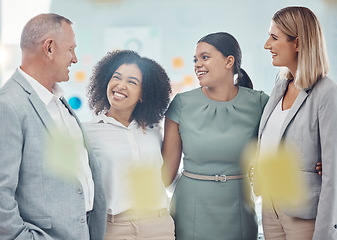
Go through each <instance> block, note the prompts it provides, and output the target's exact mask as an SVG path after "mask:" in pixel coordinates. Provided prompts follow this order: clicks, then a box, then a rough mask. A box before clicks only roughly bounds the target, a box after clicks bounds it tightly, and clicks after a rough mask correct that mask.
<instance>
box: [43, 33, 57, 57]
mask: <svg viewBox="0 0 337 240" xmlns="http://www.w3.org/2000/svg"><path fill="white" fill-rule="evenodd" d="M54 48H55V41H54V40H53V39H51V38H48V39H46V40H45V41H44V43H43V52H44V54H45V55H46V56H47V57H48V58H50V59H52V58H53V52H54Z"/></svg>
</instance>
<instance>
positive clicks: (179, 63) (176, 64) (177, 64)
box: [172, 57, 184, 69]
mask: <svg viewBox="0 0 337 240" xmlns="http://www.w3.org/2000/svg"><path fill="white" fill-rule="evenodd" d="M172 65H173V68H175V69H178V68H182V67H184V60H183V58H182V57H176V58H173V60H172Z"/></svg>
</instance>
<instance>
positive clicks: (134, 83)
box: [129, 81, 137, 85]
mask: <svg viewBox="0 0 337 240" xmlns="http://www.w3.org/2000/svg"><path fill="white" fill-rule="evenodd" d="M129 83H131V84H133V85H137V83H136V82H134V81H129Z"/></svg>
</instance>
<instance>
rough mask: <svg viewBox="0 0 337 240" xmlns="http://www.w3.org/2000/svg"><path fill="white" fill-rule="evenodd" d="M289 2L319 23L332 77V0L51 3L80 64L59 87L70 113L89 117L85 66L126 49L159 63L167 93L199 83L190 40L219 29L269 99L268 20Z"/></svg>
mask: <svg viewBox="0 0 337 240" xmlns="http://www.w3.org/2000/svg"><path fill="white" fill-rule="evenodd" d="M288 5H302V6H307V7H309V8H310V9H312V10H313V11H314V12H315V13H316V15H317V16H318V18H319V19H320V21H321V23H322V26H323V30H324V33H325V36H326V40H327V45H328V51H329V57H330V62H331V71H330V76H331V77H332V78H334V79H335V80H337V68H336V67H337V57H336V53H337V45H336V44H335V43H336V42H337V17H336V16H337V14H336V13H337V7H336V4H335V3H334V1H332V0H330V1H329V0H324V1H323V0H310V1H308V0H296V1H295V0H283V1H276V0H275V1H274V0H255V1H252V0H236V1H232V0H207V1H205V0H204V1H201V0H115V1H103V0H101V1H100V2H97V1H94V0H91V1H90V0H52V1H51V4H50V12H55V13H58V14H61V15H64V16H66V17H68V18H70V19H71V20H72V21H73V22H74V23H75V25H74V29H75V33H76V39H77V45H78V47H77V49H76V53H77V55H78V59H79V62H78V63H77V64H75V65H73V67H72V68H71V74H70V81H69V82H68V83H64V84H62V85H61V86H62V88H64V90H65V92H66V93H67V97H68V99H70V98H72V97H78V98H79V99H80V100H81V102H82V105H81V106H80V107H79V108H78V109H77V113H78V115H79V117H80V118H81V120H83V121H87V120H89V119H90V118H91V114H90V111H89V109H88V107H87V102H86V96H85V92H86V86H87V84H88V81H89V77H90V75H91V71H92V67H93V66H94V64H95V63H96V62H97V61H98V60H99V59H100V58H101V57H102V56H103V55H105V54H106V52H107V51H111V50H113V49H115V48H119V47H129V48H131V49H132V48H133V49H135V50H139V51H140V53H141V54H142V55H145V56H148V57H152V58H154V59H155V60H157V61H158V62H159V63H161V64H162V66H163V67H164V68H165V69H166V70H167V72H168V75H169V76H170V78H171V80H172V83H173V88H174V91H175V92H180V91H184V90H187V89H190V88H193V87H196V86H198V81H197V79H196V78H195V77H194V73H193V54H194V47H195V43H196V42H197V40H198V39H200V38H201V37H202V36H204V35H206V34H208V33H211V32H217V31H226V32H229V33H231V34H233V35H234V36H235V37H236V38H237V40H238V41H239V43H240V45H241V48H242V52H243V65H242V66H243V68H244V69H245V70H246V71H247V72H248V74H249V75H250V77H251V78H252V80H253V82H254V87H255V88H256V89H261V90H264V91H265V92H266V93H268V94H269V93H270V92H271V90H272V87H273V85H274V79H275V75H276V73H277V71H278V69H277V68H275V67H273V66H272V65H271V56H270V53H269V51H266V50H264V49H263V45H264V42H265V40H266V39H267V37H268V30H269V25H270V20H271V17H272V15H273V14H274V12H275V11H277V10H278V9H280V8H282V7H285V6H288ZM20 31H21V29H20ZM121 39H122V40H121ZM150 46H153V47H152V49H151V47H150ZM16 53H18V54H19V51H16ZM19 57H20V56H18V57H17V58H16V61H15V64H13V65H17V63H18V62H19V61H18V59H19Z"/></svg>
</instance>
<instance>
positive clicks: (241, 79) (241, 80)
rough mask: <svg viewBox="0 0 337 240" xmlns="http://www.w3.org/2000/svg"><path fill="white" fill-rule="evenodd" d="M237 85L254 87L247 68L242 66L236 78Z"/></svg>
mask: <svg viewBox="0 0 337 240" xmlns="http://www.w3.org/2000/svg"><path fill="white" fill-rule="evenodd" d="M235 86H241V87H246V88H251V89H253V82H252V80H250V77H249V76H248V74H247V73H246V71H245V70H243V69H242V68H240V70H239V73H238V78H237V79H236V80H235Z"/></svg>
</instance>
